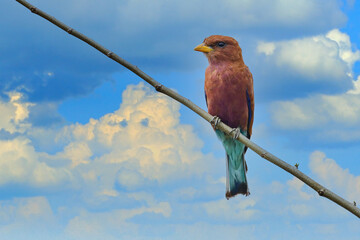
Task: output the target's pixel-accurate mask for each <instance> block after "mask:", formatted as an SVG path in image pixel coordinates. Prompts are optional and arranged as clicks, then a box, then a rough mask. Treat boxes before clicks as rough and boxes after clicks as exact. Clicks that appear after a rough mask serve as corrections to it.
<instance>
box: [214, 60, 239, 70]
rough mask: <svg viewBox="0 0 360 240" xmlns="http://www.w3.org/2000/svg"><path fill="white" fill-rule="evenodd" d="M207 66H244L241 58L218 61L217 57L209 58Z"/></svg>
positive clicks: (218, 67)
mask: <svg viewBox="0 0 360 240" xmlns="http://www.w3.org/2000/svg"><path fill="white" fill-rule="evenodd" d="M209 66H210V68H214V69H221V68H227V67H229V66H232V67H235V68H237V69H240V68H246V65H245V63H244V60H243V59H242V58H241V59H239V60H237V61H224V60H222V61H218V60H217V59H209Z"/></svg>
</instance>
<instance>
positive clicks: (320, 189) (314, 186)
mask: <svg viewBox="0 0 360 240" xmlns="http://www.w3.org/2000/svg"><path fill="white" fill-rule="evenodd" d="M16 1H17V2H19V3H20V4H22V5H24V6H25V7H26V8H28V9H30V11H31V12H32V13H35V14H37V15H39V16H41V17H43V18H45V19H46V20H48V21H50V22H51V23H53V24H55V25H56V26H58V27H59V28H61V29H63V30H64V31H66V32H68V33H69V34H71V35H73V36H75V37H77V38H79V39H80V40H82V41H84V42H86V43H87V44H89V45H90V46H92V47H94V48H96V49H97V50H99V51H100V52H102V53H103V54H105V55H106V56H108V57H109V58H111V59H113V60H114V61H116V62H118V63H120V64H121V65H123V66H124V67H126V68H127V69H129V70H130V71H132V72H133V73H135V74H136V75H138V76H139V77H141V78H142V79H144V80H145V81H146V82H148V83H149V84H150V85H151V86H153V87H154V88H155V89H156V91H158V92H161V93H163V94H166V95H168V96H169V97H171V98H173V99H175V100H176V101H178V102H180V103H182V104H183V105H185V106H187V107H188V108H190V109H191V110H193V111H194V112H195V113H197V114H198V115H200V116H201V117H202V118H204V119H205V120H206V121H208V122H211V120H212V119H213V118H214V116H212V115H210V114H209V113H207V112H206V111H204V110H203V109H201V108H200V107H198V106H197V105H196V104H194V103H193V102H191V101H190V100H189V99H187V98H184V97H183V96H181V95H180V94H178V93H176V92H174V91H173V90H171V89H169V88H167V87H165V86H164V85H162V84H160V83H159V82H157V81H155V80H154V79H153V78H152V77H150V76H149V75H147V74H146V73H144V72H143V71H141V70H140V69H139V68H138V67H137V66H135V65H133V64H131V63H129V62H127V61H125V60H124V59H122V58H121V57H119V56H118V55H116V54H115V53H113V52H111V51H109V50H108V49H106V48H104V47H103V46H101V45H100V44H98V43H97V42H95V41H94V40H92V39H90V38H88V37H87V36H85V35H83V34H82V33H80V32H78V31H76V30H74V29H73V28H70V27H69V26H67V25H66V24H64V23H62V22H60V21H59V20H57V19H56V18H54V17H52V16H50V15H49V14H47V13H45V12H43V11H41V10H40V9H38V8H36V7H35V6H33V5H31V4H30V3H28V2H26V1H24V0H16ZM217 127H218V129H220V130H221V131H223V132H224V133H226V134H228V135H230V134H231V130H232V128H230V127H229V126H227V125H225V124H224V123H222V122H220V123H219V124H218V125H217ZM237 139H238V140H239V141H240V142H242V143H243V144H245V145H246V146H247V147H249V148H250V149H252V150H253V151H254V152H256V153H257V154H259V155H260V156H261V157H262V158H264V159H266V160H268V161H269V162H271V163H273V164H275V165H277V166H278V167H280V168H282V169H284V170H285V171H287V172H289V173H290V174H292V175H294V176H295V177H297V178H298V179H300V180H301V181H303V182H304V183H305V184H306V185H308V186H309V187H311V188H312V189H314V190H315V191H316V192H317V193H318V194H319V195H320V196H322V197H326V198H328V199H330V200H331V201H333V202H335V203H337V204H338V205H340V206H342V207H343V208H345V209H347V210H348V211H349V212H351V213H353V214H354V215H356V216H357V217H359V218H360V209H359V208H357V207H356V206H355V205H356V204H354V202H353V203H351V202H349V201H347V200H345V199H343V198H342V197H340V196H338V195H336V194H335V193H333V192H332V191H330V190H329V189H327V188H325V187H324V186H322V185H320V184H319V183H317V182H316V181H314V180H313V179H311V178H310V177H308V176H307V175H305V174H304V173H302V172H301V171H299V170H298V169H297V168H296V167H295V166H292V165H290V164H288V163H286V162H284V161H283V160H281V159H279V158H278V157H276V156H274V155H273V154H271V153H270V152H268V151H266V150H264V149H263V148H261V147H259V146H258V145H256V144H255V143H253V142H251V141H250V140H249V139H248V138H246V137H245V136H243V135H241V134H240V135H239V137H238V138H237Z"/></svg>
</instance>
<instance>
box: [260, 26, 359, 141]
mask: <svg viewBox="0 0 360 240" xmlns="http://www.w3.org/2000/svg"><path fill="white" fill-rule="evenodd" d="M274 44H275V50H274V54H273V55H274V57H275V58H276V59H277V61H278V62H281V64H284V65H287V66H288V67H292V68H294V71H299V74H300V73H301V72H303V73H304V74H309V75H308V76H307V78H308V79H310V80H311V81H318V80H319V79H320V80H321V81H324V83H325V82H326V83H329V84H330V83H331V82H332V81H334V80H335V81H339V84H346V83H350V84H351V85H352V88H351V87H350V89H343V90H342V91H341V93H338V94H325V93H319V92H317V93H315V94H314V93H313V94H309V95H308V96H306V97H302V98H299V97H298V98H293V99H291V100H285V101H274V102H272V103H271V105H270V113H271V118H272V120H273V123H274V124H275V125H276V126H277V127H279V128H281V129H287V130H290V129H292V130H306V129H316V132H314V133H313V134H312V135H313V136H315V137H316V138H319V139H321V138H322V139H324V138H329V136H332V137H331V139H334V138H336V136H338V137H337V139H338V140H342V141H343V140H344V141H349V140H354V139H357V138H358V137H359V134H356V132H357V131H356V129H357V126H358V124H359V122H360V117H359V116H360V108H359V105H360V95H359V94H358V93H359V86H358V85H359V82H360V81H359V77H358V79H357V80H353V72H352V68H353V65H354V63H355V62H357V61H359V60H360V51H359V50H357V49H354V48H353V46H352V43H351V41H350V38H349V36H348V35H347V34H345V33H342V32H340V31H339V30H337V29H334V30H332V31H330V32H328V33H327V34H326V35H325V36H316V37H313V38H306V39H300V40H294V41H291V42H282V43H274ZM308 44H310V45H312V47H310V48H308V47H307V45H308ZM284 45H288V46H286V47H284ZM261 46H262V45H261V44H260V45H259V47H258V51H260V52H262V53H264V54H267V53H266V48H264V47H261ZM263 48H264V49H263ZM276 48H279V49H280V50H279V51H280V52H282V51H283V54H285V55H284V56H288V57H285V58H283V59H282V57H281V55H282V54H280V53H279V54H278V55H276V51H277V50H276ZM294 49H295V50H294ZM296 49H298V50H299V52H297V53H295V52H294V51H296ZM300 49H301V51H300ZM321 49H322V50H321ZM303 52H305V54H304V53H303ZM307 53H308V54H307ZM310 53H311V54H312V55H311V56H314V57H311V59H310V58H309V57H310ZM292 55H294V57H292ZM317 75H324V76H326V75H332V76H338V77H336V78H333V79H332V78H331V77H330V78H312V77H316V76H317ZM341 76H342V77H341ZM322 90H323V89H322ZM325 129H326V131H325ZM348 130H349V131H348ZM344 131H346V132H347V133H346V134H344ZM348 133H350V134H348ZM324 136H325V137H324ZM329 139H330V138H329Z"/></svg>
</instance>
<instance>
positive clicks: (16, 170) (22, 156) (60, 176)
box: [0, 137, 72, 187]
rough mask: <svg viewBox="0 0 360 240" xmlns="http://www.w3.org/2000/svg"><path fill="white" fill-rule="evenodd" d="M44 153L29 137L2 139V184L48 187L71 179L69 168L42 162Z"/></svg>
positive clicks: (0, 152) (0, 158)
mask: <svg viewBox="0 0 360 240" xmlns="http://www.w3.org/2000/svg"><path fill="white" fill-rule="evenodd" d="M42 155H43V154H42V153H38V152H36V150H35V149H34V147H33V146H32V145H31V142H30V140H28V139H25V138H22V137H18V138H16V139H13V140H0V185H6V184H11V183H16V184H22V185H28V184H30V185H31V186H34V187H47V186H54V185H58V184H60V183H62V184H65V183H66V182H68V181H70V180H71V178H72V176H71V173H70V172H69V171H68V170H67V169H64V168H53V167H50V166H48V165H47V164H46V163H44V162H41V161H40V158H41V156H42Z"/></svg>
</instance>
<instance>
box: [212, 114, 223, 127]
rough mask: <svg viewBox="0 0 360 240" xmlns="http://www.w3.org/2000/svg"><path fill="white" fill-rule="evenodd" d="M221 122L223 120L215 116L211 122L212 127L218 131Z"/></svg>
mask: <svg viewBox="0 0 360 240" xmlns="http://www.w3.org/2000/svg"><path fill="white" fill-rule="evenodd" d="M220 122H221V119H220V118H219V117H217V116H214V117H213V118H212V119H211V121H210V123H211V126H213V128H214V129H217V126H218V124H219V123H220Z"/></svg>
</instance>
